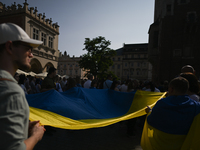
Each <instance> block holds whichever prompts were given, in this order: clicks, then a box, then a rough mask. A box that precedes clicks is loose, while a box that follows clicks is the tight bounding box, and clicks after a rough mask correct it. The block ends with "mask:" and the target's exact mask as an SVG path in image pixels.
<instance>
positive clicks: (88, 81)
mask: <svg viewBox="0 0 200 150" xmlns="http://www.w3.org/2000/svg"><path fill="white" fill-rule="evenodd" d="M91 83H92V81H91V80H87V81H86V82H85V83H84V85H83V87H84V88H86V89H89V88H90V86H91Z"/></svg>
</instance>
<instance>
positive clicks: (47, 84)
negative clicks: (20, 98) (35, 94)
mask: <svg viewBox="0 0 200 150" xmlns="http://www.w3.org/2000/svg"><path fill="white" fill-rule="evenodd" d="M55 77H56V68H54V67H50V68H49V70H48V74H47V77H45V78H44V81H43V82H42V85H41V92H45V91H48V90H52V89H56V83H55V81H54V80H55Z"/></svg>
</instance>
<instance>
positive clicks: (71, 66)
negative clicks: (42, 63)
mask: <svg viewBox="0 0 200 150" xmlns="http://www.w3.org/2000/svg"><path fill="white" fill-rule="evenodd" d="M80 60H81V57H74V56H72V57H70V56H69V55H67V52H66V51H65V52H64V55H62V56H60V57H59V58H58V68H57V69H58V71H57V73H58V74H59V75H61V76H63V75H68V76H69V77H72V78H76V77H80V79H84V78H85V74H86V72H85V71H83V69H81V68H80V67H79V63H78V61H80Z"/></svg>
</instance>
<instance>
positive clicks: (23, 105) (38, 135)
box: [0, 23, 45, 150]
mask: <svg viewBox="0 0 200 150" xmlns="http://www.w3.org/2000/svg"><path fill="white" fill-rule="evenodd" d="M41 44H42V42H41V41H38V40H33V39H30V37H29V36H28V35H27V33H26V32H25V31H24V30H23V29H22V28H21V27H19V26H18V25H16V24H13V23H2V24H0V99H1V100H0V149H3V150H8V149H9V150H11V149H12V150H25V149H26V150H32V149H33V148H34V146H35V145H36V144H37V143H38V141H40V140H41V139H42V137H43V134H44V131H45V129H44V126H41V125H40V122H39V121H31V122H29V105H28V103H27V100H26V97H25V93H24V91H23V90H22V88H21V87H20V86H19V85H18V83H17V82H16V80H15V79H14V78H13V76H14V74H15V72H16V71H17V69H19V68H20V69H23V70H28V69H30V68H31V65H30V60H31V58H32V57H33V53H32V49H33V48H36V47H38V46H39V45H41Z"/></svg>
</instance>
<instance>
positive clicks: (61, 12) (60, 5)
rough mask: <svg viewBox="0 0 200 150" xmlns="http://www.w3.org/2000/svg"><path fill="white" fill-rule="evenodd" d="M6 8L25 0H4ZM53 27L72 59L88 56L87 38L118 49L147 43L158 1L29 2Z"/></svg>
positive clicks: (2, 0) (28, 0)
mask: <svg viewBox="0 0 200 150" xmlns="http://www.w3.org/2000/svg"><path fill="white" fill-rule="evenodd" d="M1 2H2V3H4V4H6V6H10V5H11V4H14V2H16V4H21V5H23V3H24V2H25V0H1ZM27 2H28V4H29V7H37V9H38V13H45V15H46V18H52V20H53V23H55V22H58V25H59V26H60V35H59V44H58V45H59V46H58V49H59V50H60V51H61V52H62V53H63V52H64V51H67V54H69V55H70V56H73V55H75V56H76V57H79V56H80V55H82V54H84V53H86V51H85V50H83V48H84V45H83V44H84V41H85V38H91V39H92V38H95V37H97V36H103V37H105V38H106V40H109V41H111V45H110V46H109V47H110V48H112V49H114V50H115V49H118V48H121V47H122V46H123V43H126V44H134V43H147V42H148V29H149V26H150V24H152V23H153V17H154V0H27Z"/></svg>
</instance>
